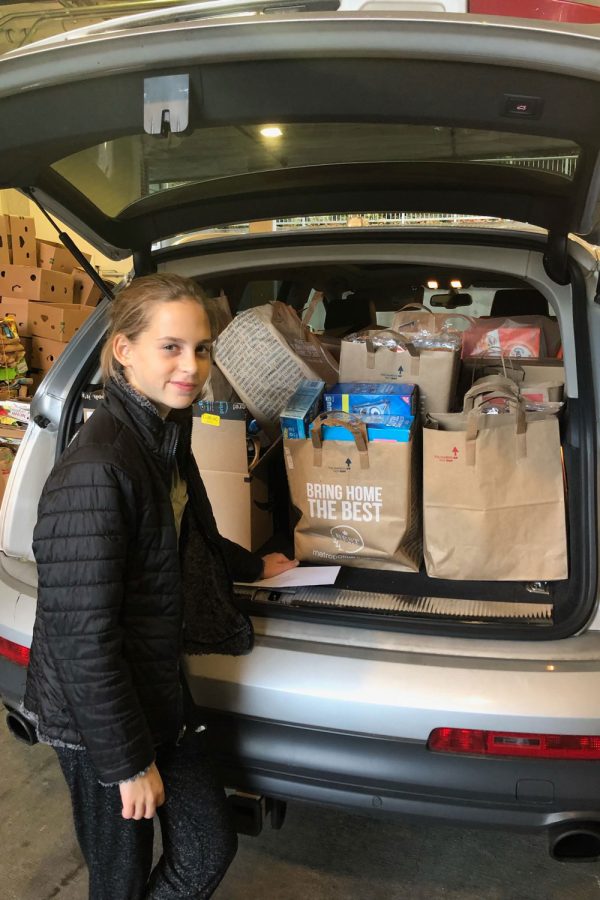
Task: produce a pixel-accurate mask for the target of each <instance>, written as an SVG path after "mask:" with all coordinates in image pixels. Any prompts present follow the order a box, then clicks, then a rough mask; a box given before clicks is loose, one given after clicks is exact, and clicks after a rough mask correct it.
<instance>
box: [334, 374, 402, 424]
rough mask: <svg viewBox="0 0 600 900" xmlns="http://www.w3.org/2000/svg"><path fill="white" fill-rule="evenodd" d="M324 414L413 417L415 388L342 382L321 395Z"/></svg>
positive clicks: (399, 385) (400, 385)
mask: <svg viewBox="0 0 600 900" xmlns="http://www.w3.org/2000/svg"><path fill="white" fill-rule="evenodd" d="M323 406H324V409H325V411H326V412H332V411H333V410H338V409H339V410H342V411H343V412H347V413H353V414H354V415H357V416H370V417H372V418H375V417H377V416H379V417H382V416H414V414H415V411H416V409H417V388H416V385H414V384H402V383H400V384H399V383H396V384H377V383H373V384H367V383H364V384H363V383H360V382H357V381H345V382H340V383H339V384H334V385H333V387H332V388H329V390H327V391H326V392H325V394H324V395H323Z"/></svg>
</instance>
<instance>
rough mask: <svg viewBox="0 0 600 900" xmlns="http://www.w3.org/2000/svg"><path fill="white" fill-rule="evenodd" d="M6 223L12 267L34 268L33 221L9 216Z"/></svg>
mask: <svg viewBox="0 0 600 900" xmlns="http://www.w3.org/2000/svg"><path fill="white" fill-rule="evenodd" d="M8 223H9V229H10V247H11V262H12V264H13V266H35V265H36V264H37V248H36V246H35V221H34V220H33V219H31V218H29V217H28V216H9V217H8ZM1 293H2V292H1V291H0V294H1Z"/></svg>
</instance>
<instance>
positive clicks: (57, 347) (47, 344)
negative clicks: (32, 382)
mask: <svg viewBox="0 0 600 900" xmlns="http://www.w3.org/2000/svg"><path fill="white" fill-rule="evenodd" d="M66 346H67V345H66V344H64V343H63V342H62V341H53V340H51V339H50V338H42V337H34V338H33V340H32V342H31V368H32V369H42V371H43V372H47V371H48V370H49V369H51V368H52V366H53V365H54V363H55V362H56V360H57V359H58V357H59V356H60V354H61V353H62V352H63V350H64V349H65V347H66Z"/></svg>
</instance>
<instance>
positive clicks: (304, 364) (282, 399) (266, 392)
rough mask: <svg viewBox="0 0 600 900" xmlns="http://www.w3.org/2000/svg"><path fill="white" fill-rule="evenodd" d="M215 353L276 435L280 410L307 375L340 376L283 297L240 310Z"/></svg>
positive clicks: (250, 405)
mask: <svg viewBox="0 0 600 900" xmlns="http://www.w3.org/2000/svg"><path fill="white" fill-rule="evenodd" d="M214 359H215V362H216V364H217V365H218V367H219V369H220V370H221V371H222V372H223V374H224V375H225V377H226V378H227V381H228V382H229V383H230V384H231V385H232V386H233V388H234V390H235V392H236V394H237V395H238V396H239V397H240V398H241V399H242V400H243V401H244V403H245V404H246V406H247V407H248V409H249V410H250V411H251V413H252V415H253V416H254V417H255V418H256V419H257V420H258V422H260V424H261V425H262V426H263V428H265V430H267V431H269V433H270V434H271V435H273V436H275V435H276V434H277V433H278V432H279V414H280V413H281V411H282V409H283V408H284V407H285V404H286V402H287V401H288V399H289V398H290V397H291V395H292V394H293V393H294V391H295V390H296V388H297V387H298V385H299V384H300V382H301V381H302V379H304V378H308V379H309V380H311V381H314V380H317V379H320V380H322V381H324V382H325V383H326V384H333V383H335V382H337V381H338V380H339V379H338V366H337V364H336V362H335V360H334V359H333V357H332V356H331V355H330V354H329V353H328V352H327V350H326V349H325V348H324V347H322V346H321V344H320V342H319V340H318V338H317V337H316V336H315V335H313V334H312V333H311V332H310V331H309V330H308V329H307V328H305V327H304V326H303V325H302V322H301V321H300V319H299V318H298V315H297V313H296V312H295V311H294V310H293V309H292V308H291V307H290V306H287V305H286V304H285V303H281V302H279V301H275V302H273V303H268V304H266V305H264V306H257V307H255V308H254V309H249V310H246V312H243V313H240V314H239V315H237V316H236V317H235V318H234V319H233V321H232V322H231V323H230V324H229V325H228V326H227V327H226V328H225V329H224V331H223V332H222V333H221V334H220V335H219V337H218V339H217V341H216V342H215V345H214Z"/></svg>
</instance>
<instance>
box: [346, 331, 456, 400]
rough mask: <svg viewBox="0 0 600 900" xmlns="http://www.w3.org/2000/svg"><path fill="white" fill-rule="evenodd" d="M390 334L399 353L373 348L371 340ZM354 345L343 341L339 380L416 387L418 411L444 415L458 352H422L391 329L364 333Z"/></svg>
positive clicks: (452, 390)
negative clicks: (395, 342)
mask: <svg viewBox="0 0 600 900" xmlns="http://www.w3.org/2000/svg"><path fill="white" fill-rule="evenodd" d="M386 334H388V335H390V337H392V338H394V339H395V340H396V341H397V342H398V344H399V345H400V346H401V347H402V348H403V349H402V350H401V351H396V350H389V349H388V348H387V347H376V346H374V345H373V341H372V338H373V337H375V336H378V337H381V336H382V335H386ZM357 337H364V338H365V340H363V341H362V342H357V341H353V340H347V339H344V340H343V341H342V349H341V355H340V381H342V382H346V381H359V382H369V383H372V382H390V383H395V382H407V383H410V384H417V385H418V386H419V396H420V402H421V412H422V414H423V415H424V414H426V413H435V412H447V411H448V410H449V409H451V408H452V404H453V401H454V396H455V393H456V382H457V378H458V367H459V363H460V359H459V353H458V350H450V349H442V348H440V349H435V350H422V349H420V348H418V347H415V345H414V343H413V342H412V341H411V340H410V337H409V336H408V335H403V334H401V333H400V332H396V331H393V330H391V329H390V330H382V331H374V330H373V331H364V332H360V333H359V335H357Z"/></svg>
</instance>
